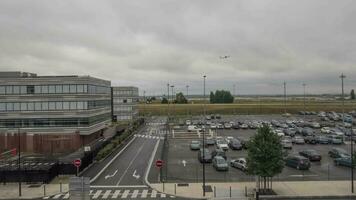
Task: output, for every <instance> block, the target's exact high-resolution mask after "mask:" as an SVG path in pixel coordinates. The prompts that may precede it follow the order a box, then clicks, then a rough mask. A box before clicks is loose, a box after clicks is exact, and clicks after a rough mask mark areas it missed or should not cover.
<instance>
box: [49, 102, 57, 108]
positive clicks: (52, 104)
mask: <svg viewBox="0 0 356 200" xmlns="http://www.w3.org/2000/svg"><path fill="white" fill-rule="evenodd" d="M48 109H49V110H55V109H56V102H54V101H50V102H49V103H48Z"/></svg>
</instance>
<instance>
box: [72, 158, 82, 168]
mask: <svg viewBox="0 0 356 200" xmlns="http://www.w3.org/2000/svg"><path fill="white" fill-rule="evenodd" d="M73 164H74V166H76V167H80V165H82V160H80V159H75V160H74V161H73Z"/></svg>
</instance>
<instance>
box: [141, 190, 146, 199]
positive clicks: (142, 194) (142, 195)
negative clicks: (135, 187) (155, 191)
mask: <svg viewBox="0 0 356 200" xmlns="http://www.w3.org/2000/svg"><path fill="white" fill-rule="evenodd" d="M147 193H148V190H143V191H142V193H141V198H146V197H147Z"/></svg>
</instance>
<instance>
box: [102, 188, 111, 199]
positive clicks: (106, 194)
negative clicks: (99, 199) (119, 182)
mask: <svg viewBox="0 0 356 200" xmlns="http://www.w3.org/2000/svg"><path fill="white" fill-rule="evenodd" d="M110 193H111V190H106V191H105V193H104V195H103V199H107V198H108V197H109V195H110Z"/></svg>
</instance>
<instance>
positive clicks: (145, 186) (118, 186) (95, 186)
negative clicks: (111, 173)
mask: <svg viewBox="0 0 356 200" xmlns="http://www.w3.org/2000/svg"><path fill="white" fill-rule="evenodd" d="M90 188H147V185H91V186H90Z"/></svg>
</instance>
